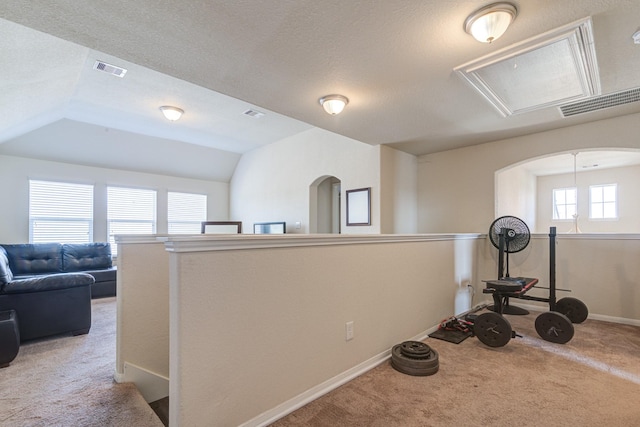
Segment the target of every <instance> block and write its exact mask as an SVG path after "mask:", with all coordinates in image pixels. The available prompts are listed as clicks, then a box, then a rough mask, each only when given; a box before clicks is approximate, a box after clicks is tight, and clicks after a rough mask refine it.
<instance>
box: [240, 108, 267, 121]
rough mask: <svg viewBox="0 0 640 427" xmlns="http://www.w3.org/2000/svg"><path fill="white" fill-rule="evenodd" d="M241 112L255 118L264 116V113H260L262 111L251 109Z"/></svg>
mask: <svg viewBox="0 0 640 427" xmlns="http://www.w3.org/2000/svg"><path fill="white" fill-rule="evenodd" d="M242 114H244V115H246V116H249V117H254V118H256V119H259V118H260V117H262V116H264V113H262V112H260V111H258V110H251V109H249V110H247V111H245V112H244V113H242Z"/></svg>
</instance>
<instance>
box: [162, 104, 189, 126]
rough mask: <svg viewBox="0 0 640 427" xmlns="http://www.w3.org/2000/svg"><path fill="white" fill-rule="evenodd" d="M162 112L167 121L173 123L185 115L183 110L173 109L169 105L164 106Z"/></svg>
mask: <svg viewBox="0 0 640 427" xmlns="http://www.w3.org/2000/svg"><path fill="white" fill-rule="evenodd" d="M160 111H162V114H164V116H165V117H166V118H167V120H170V121H172V122H175V121H176V120H178V119H179V118H180V117H182V115H183V114H184V110H183V109H181V108H178V107H171V106H169V105H163V106H162V107H160Z"/></svg>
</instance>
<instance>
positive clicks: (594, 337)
mask: <svg viewBox="0 0 640 427" xmlns="http://www.w3.org/2000/svg"><path fill="white" fill-rule="evenodd" d="M537 314H538V313H532V314H530V315H527V316H507V319H508V320H509V321H510V322H511V324H512V327H513V328H514V329H515V330H516V331H518V332H519V333H521V334H522V335H524V336H523V338H516V339H513V340H511V341H510V342H509V343H508V344H507V345H506V346H505V347H502V348H498V349H493V348H490V347H487V346H485V345H483V344H482V343H480V341H478V339H477V338H475V337H471V338H468V339H467V340H465V341H463V342H462V343H461V344H457V345H456V344H452V343H449V342H445V341H441V340H436V339H433V338H428V339H427V340H426V341H425V342H426V343H427V344H429V346H431V347H432V348H434V349H435V350H436V351H438V353H439V362H440V369H439V372H437V373H436V374H434V375H432V376H427V377H415V376H410V375H405V374H402V373H400V372H397V371H395V370H394V369H393V368H392V367H391V366H390V364H389V361H387V362H385V363H383V364H381V365H380V366H378V367H376V368H375V369H373V370H371V371H369V372H367V373H366V374H364V375H362V376H360V377H358V378H356V379H355V380H353V381H351V382H349V383H347V384H345V385H344V386H342V387H340V388H338V389H336V390H334V391H333V392H331V393H329V394H327V395H325V396H323V397H321V398H319V399H317V400H315V401H314V402H311V403H309V404H308V405H306V406H304V407H302V408H301V409H299V410H298V411H296V412H293V413H292V414H290V415H288V416H287V417H285V418H283V419H281V420H279V421H277V422H275V423H274V424H273V425H272V426H273V427H289V426H337V425H340V426H385V427H388V426H438V427H440V426H492V427H493V426H509V427H511V426H562V427H565V426H582V427H591V426H594V427H595V426H598V427H601V426H607V427H618V426H620V427H622V426H624V427H630V426H640V363H639V362H640V328H639V327H634V326H625V325H618V324H613V323H606V322H599V321H594V320H587V321H586V322H585V323H583V324H580V325H575V336H574V338H573V339H572V340H571V341H570V342H569V343H567V344H565V345H561V344H552V343H549V342H547V341H543V340H542V339H540V337H539V336H538V334H537V333H536V331H535V327H534V321H535V317H536V316H537Z"/></svg>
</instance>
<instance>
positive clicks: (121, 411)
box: [0, 298, 163, 427]
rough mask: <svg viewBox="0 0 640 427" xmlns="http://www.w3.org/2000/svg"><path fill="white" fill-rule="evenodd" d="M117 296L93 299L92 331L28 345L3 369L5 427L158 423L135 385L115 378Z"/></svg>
mask: <svg viewBox="0 0 640 427" xmlns="http://www.w3.org/2000/svg"><path fill="white" fill-rule="evenodd" d="M115 319H116V303H115V298H103V299H97V300H93V302H92V325H91V331H90V332H89V334H87V335H80V336H76V337H73V336H70V335H68V336H59V337H55V338H50V339H44V340H38V341H32V342H28V343H25V344H22V345H21V347H20V352H19V353H18V356H17V357H16V359H15V360H14V361H13V362H12V363H11V365H10V366H9V367H7V368H4V369H0V426H3V427H14V426H15V427H19V426H30V427H31V426H123V427H124V426H127V427H128V426H140V427H146V426H150V427H151V426H158V427H162V425H163V424H162V422H160V420H159V419H158V417H157V416H156V415H155V413H154V412H153V410H152V409H151V408H150V407H149V405H147V403H146V402H145V400H144V399H143V398H142V396H141V395H140V393H139V392H138V390H137V389H136V387H135V386H134V385H133V384H117V383H115V382H114V381H113V374H114V369H115V360H116V327H115Z"/></svg>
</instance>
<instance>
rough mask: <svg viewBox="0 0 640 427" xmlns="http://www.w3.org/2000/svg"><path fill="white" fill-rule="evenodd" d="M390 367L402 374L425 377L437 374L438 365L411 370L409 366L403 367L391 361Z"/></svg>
mask: <svg viewBox="0 0 640 427" xmlns="http://www.w3.org/2000/svg"><path fill="white" fill-rule="evenodd" d="M391 366H392V367H393V369H395V370H396V371H398V372H402V373H403V374H407V375H413V376H421V377H425V376H427V375H433V374H435V373H436V372H438V369H439V368H440V365H435V366H432V367H429V368H412V367H409V366H405V365H402V364H399V363H398V362H397V361H395V360H393V359H391Z"/></svg>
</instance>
